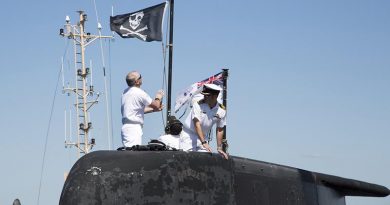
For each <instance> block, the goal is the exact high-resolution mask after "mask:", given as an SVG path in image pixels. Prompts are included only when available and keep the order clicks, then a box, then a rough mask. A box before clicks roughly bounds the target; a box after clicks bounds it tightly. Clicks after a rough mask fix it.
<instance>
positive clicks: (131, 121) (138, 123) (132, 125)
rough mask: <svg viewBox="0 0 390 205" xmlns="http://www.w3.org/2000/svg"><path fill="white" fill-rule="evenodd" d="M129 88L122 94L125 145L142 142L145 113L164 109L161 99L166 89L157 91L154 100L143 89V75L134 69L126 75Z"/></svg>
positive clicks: (122, 131)
mask: <svg viewBox="0 0 390 205" xmlns="http://www.w3.org/2000/svg"><path fill="white" fill-rule="evenodd" d="M126 83H127V85H128V88H126V89H125V90H124V91H123V94H122V106H121V113H122V124H123V125H122V130H121V135H122V143H123V146H125V147H132V146H134V145H141V144H142V135H143V132H142V127H143V124H144V114H146V113H151V112H158V111H161V110H162V109H163V106H162V103H161V100H162V97H163V96H164V91H162V90H159V91H157V94H156V97H155V98H154V100H152V98H151V97H150V96H149V95H148V94H147V93H146V92H145V91H143V90H142V89H141V85H142V76H141V74H140V73H139V72H137V71H132V72H130V73H129V74H127V76H126Z"/></svg>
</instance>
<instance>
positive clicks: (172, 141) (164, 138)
mask: <svg viewBox="0 0 390 205" xmlns="http://www.w3.org/2000/svg"><path fill="white" fill-rule="evenodd" d="M158 141H160V142H163V143H164V144H165V145H167V146H169V147H172V148H175V149H180V135H161V136H160V137H159V138H158Z"/></svg>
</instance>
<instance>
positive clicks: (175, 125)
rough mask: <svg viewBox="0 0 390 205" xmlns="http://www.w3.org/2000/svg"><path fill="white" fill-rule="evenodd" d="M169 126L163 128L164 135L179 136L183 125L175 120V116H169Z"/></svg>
mask: <svg viewBox="0 0 390 205" xmlns="http://www.w3.org/2000/svg"><path fill="white" fill-rule="evenodd" d="M168 121H169V124H168V125H167V126H166V127H165V133H166V134H171V135H179V134H180V132H181V131H182V130H183V123H181V122H180V120H178V119H176V117H175V116H169V118H168Z"/></svg>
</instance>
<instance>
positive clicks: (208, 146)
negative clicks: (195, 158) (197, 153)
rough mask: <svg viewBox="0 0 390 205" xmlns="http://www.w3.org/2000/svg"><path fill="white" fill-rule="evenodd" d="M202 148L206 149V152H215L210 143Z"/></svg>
mask: <svg viewBox="0 0 390 205" xmlns="http://www.w3.org/2000/svg"><path fill="white" fill-rule="evenodd" d="M202 146H203V147H204V148H205V149H206V151H208V152H213V150H211V147H210V145H209V143H205V144H203V145H202Z"/></svg>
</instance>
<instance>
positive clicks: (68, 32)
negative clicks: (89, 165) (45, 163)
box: [60, 11, 112, 157]
mask: <svg viewBox="0 0 390 205" xmlns="http://www.w3.org/2000/svg"><path fill="white" fill-rule="evenodd" d="M78 13H79V16H80V20H79V22H77V24H76V25H72V24H71V23H70V18H69V16H66V20H65V21H66V23H65V25H64V28H61V29H60V35H61V36H63V37H67V38H68V39H69V40H72V41H73V47H74V49H73V50H74V66H75V79H76V80H75V83H74V84H75V85H74V86H75V87H74V88H71V87H70V86H68V87H66V88H65V87H64V89H63V92H64V93H68V94H69V93H73V94H75V96H76V99H75V104H74V106H75V108H76V116H77V117H76V118H77V122H76V123H77V125H78V127H77V141H76V142H73V141H72V140H67V139H66V138H65V147H66V148H67V147H76V148H77V149H78V157H80V154H88V153H89V152H90V150H91V149H92V147H93V146H94V145H95V139H94V138H90V136H89V132H90V129H91V128H92V122H91V121H90V119H89V114H88V113H89V110H90V109H91V108H92V106H93V105H95V104H96V103H98V101H99V94H96V95H95V91H94V87H93V85H92V76H91V73H92V70H91V69H90V68H88V67H86V65H85V49H86V47H87V46H88V45H90V44H91V43H92V42H94V41H95V40H97V39H102V38H112V36H102V35H93V34H91V33H86V32H85V22H86V21H87V14H85V13H84V11H78ZM98 29H99V31H100V30H101V26H100V23H98ZM99 33H101V32H99ZM88 80H89V81H88ZM69 126H71V125H69Z"/></svg>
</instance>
